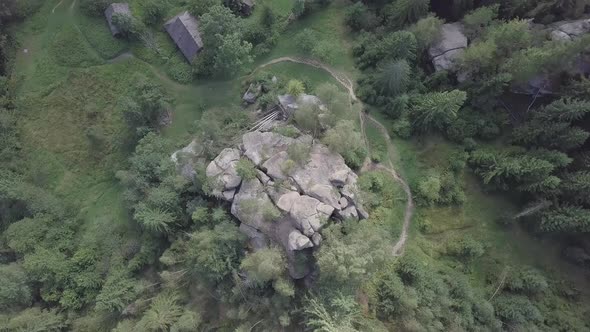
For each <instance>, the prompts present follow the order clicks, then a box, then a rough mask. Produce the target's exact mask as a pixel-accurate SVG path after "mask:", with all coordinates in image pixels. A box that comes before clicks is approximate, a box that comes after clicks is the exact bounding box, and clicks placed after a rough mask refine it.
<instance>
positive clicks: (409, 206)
mask: <svg viewBox="0 0 590 332" xmlns="http://www.w3.org/2000/svg"><path fill="white" fill-rule="evenodd" d="M281 62H294V63H299V64H304V65H308V66H312V67H315V68H318V69H322V70H324V71H326V72H328V73H329V74H330V76H332V77H333V78H334V79H335V80H336V81H337V82H338V83H339V84H340V85H342V86H343V87H344V88H345V89H346V90H347V91H348V95H349V98H350V101H351V103H354V102H357V101H358V98H357V96H356V93H355V91H354V83H353V81H352V80H351V79H350V78H349V77H348V76H346V75H345V74H342V73H340V72H338V71H336V70H335V69H333V68H331V67H330V66H327V65H325V64H323V63H321V62H318V61H315V60H311V59H306V58H297V57H280V58H276V59H273V60H270V61H268V62H266V63H264V64H262V65H260V66H258V67H256V68H255V69H254V70H253V71H252V73H251V74H250V75H252V74H253V73H255V72H256V71H258V70H260V69H263V68H265V67H268V66H271V65H273V64H277V63H281ZM365 118H366V119H367V120H369V121H371V122H373V123H374V124H375V125H376V126H377V127H378V128H379V131H380V132H381V134H382V135H383V136H384V137H385V139H386V141H387V151H388V155H389V158H388V160H387V165H383V164H376V163H373V162H371V159H370V157H367V159H366V160H365V163H364V164H363V167H362V168H361V173H362V172H366V171H371V170H380V171H384V172H386V173H388V174H390V175H391V176H392V177H393V178H394V179H395V180H396V181H397V182H399V184H400V185H401V186H402V189H403V190H404V192H405V193H406V196H407V201H406V210H405V213H404V222H403V226H402V232H401V234H400V237H399V239H398V240H397V242H396V243H395V244H394V245H393V248H392V254H393V255H394V256H401V255H403V253H404V249H405V246H406V242H407V240H408V233H409V228H410V223H411V221H412V216H413V215H414V198H413V196H412V191H411V190H410V186H409V185H408V183H407V182H406V181H405V180H404V179H403V178H402V177H401V176H400V175H399V174H398V173H397V172H396V171H395V167H394V165H393V161H392V160H391V157H392V156H393V155H394V154H395V147H394V146H393V144H392V143H391V137H389V133H388V131H387V128H385V126H383V125H382V124H381V123H380V122H379V121H377V120H376V119H375V118H373V117H372V116H370V115H369V114H366V113H364V111H363V108H362V107H361V108H360V110H359V122H360V126H361V134H362V136H363V139H364V141H365V145H366V146H367V148H370V145H369V142H368V140H367V136H366V134H365ZM369 155H370V154H369Z"/></svg>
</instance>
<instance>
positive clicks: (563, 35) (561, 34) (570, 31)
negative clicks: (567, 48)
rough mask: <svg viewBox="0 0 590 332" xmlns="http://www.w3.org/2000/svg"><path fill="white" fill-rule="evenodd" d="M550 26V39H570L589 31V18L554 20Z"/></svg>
mask: <svg viewBox="0 0 590 332" xmlns="http://www.w3.org/2000/svg"><path fill="white" fill-rule="evenodd" d="M551 27H552V28H553V30H552V31H551V34H550V38H551V39H552V40H564V41H571V40H573V39H576V38H578V37H580V36H581V35H584V34H586V33H588V32H590V19H582V20H575V21H561V22H555V23H553V24H552V25H551Z"/></svg>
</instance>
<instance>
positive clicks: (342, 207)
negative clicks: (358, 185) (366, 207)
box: [338, 196, 348, 210]
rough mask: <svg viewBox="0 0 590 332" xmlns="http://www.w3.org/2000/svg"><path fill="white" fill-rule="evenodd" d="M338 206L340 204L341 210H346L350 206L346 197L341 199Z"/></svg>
mask: <svg viewBox="0 0 590 332" xmlns="http://www.w3.org/2000/svg"><path fill="white" fill-rule="evenodd" d="M338 204H340V209H341V210H343V209H346V207H347V206H348V199H346V197H344V196H342V197H340V200H339V201H338Z"/></svg>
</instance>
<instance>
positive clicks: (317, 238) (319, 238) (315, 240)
mask: <svg viewBox="0 0 590 332" xmlns="http://www.w3.org/2000/svg"><path fill="white" fill-rule="evenodd" d="M311 242H313V244H314V245H315V246H319V245H320V243H322V234H320V233H315V234H313V235H312V236H311Z"/></svg>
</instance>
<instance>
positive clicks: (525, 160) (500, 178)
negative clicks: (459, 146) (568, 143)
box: [470, 150, 571, 193]
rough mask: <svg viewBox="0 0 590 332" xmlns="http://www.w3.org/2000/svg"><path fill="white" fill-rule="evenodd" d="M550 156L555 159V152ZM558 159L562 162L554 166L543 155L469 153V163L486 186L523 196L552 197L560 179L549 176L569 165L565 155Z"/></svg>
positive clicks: (480, 151) (551, 161)
mask: <svg viewBox="0 0 590 332" xmlns="http://www.w3.org/2000/svg"><path fill="white" fill-rule="evenodd" d="M550 153H551V154H553V155H555V152H550ZM558 157H559V159H563V158H562V157H565V159H563V160H562V161H563V162H560V163H557V164H556V163H555V160H556V159H554V158H548V157H547V155H543V154H537V155H536V156H535V155H526V154H519V153H515V152H513V153H509V152H498V151H485V150H477V151H475V152H473V153H472V155H471V158H470V163H471V165H472V166H473V167H474V168H475V173H476V174H478V175H479V176H481V178H482V180H483V182H484V183H485V184H493V185H494V186H496V187H498V188H500V189H504V190H505V189H508V188H509V187H516V188H517V189H518V190H521V191H525V192H538V193H552V192H554V191H555V189H557V188H558V186H559V183H560V180H559V178H557V177H555V176H553V175H552V173H553V172H554V171H555V170H556V169H558V168H559V167H563V166H564V164H565V165H567V164H568V163H569V162H571V159H568V158H567V156H565V155H562V154H559V155H558ZM547 159H550V160H547ZM551 159H553V160H551Z"/></svg>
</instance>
